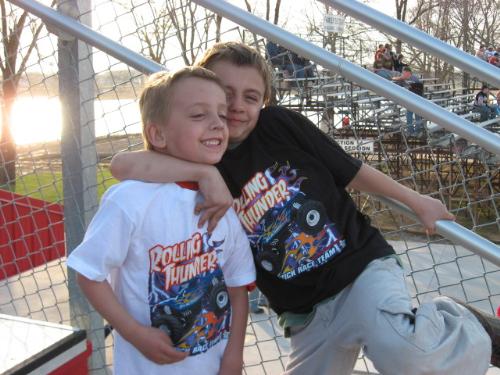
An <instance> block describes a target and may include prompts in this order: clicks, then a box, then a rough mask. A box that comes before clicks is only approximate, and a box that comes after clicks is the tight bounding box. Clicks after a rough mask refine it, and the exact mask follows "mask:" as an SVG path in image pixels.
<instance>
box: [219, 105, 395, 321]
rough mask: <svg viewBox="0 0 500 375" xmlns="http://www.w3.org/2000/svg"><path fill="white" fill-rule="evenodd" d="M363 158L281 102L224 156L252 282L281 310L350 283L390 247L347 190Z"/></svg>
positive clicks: (300, 307) (297, 308)
mask: <svg viewBox="0 0 500 375" xmlns="http://www.w3.org/2000/svg"><path fill="white" fill-rule="evenodd" d="M360 167H361V161H359V160H357V159H354V158H352V157H351V156H350V155H348V154H347V153H345V152H344V151H343V149H342V148H341V147H340V146H338V145H337V144H336V143H335V142H333V141H332V140H330V139H329V138H328V137H327V136H326V135H325V134H323V133H322V132H321V131H320V130H319V129H318V128H316V127H315V126H314V124H312V123H311V122H310V121H309V120H308V119H306V118H305V117H303V116H302V115H300V114H298V113H296V112H292V111H290V110H287V109H285V108H282V107H267V108H265V109H263V110H262V111H261V114H260V117H259V121H258V123H257V126H256V128H255V129H254V130H253V131H252V133H251V134H250V135H249V136H248V138H247V139H246V140H245V141H243V142H242V143H241V144H240V145H239V146H238V147H236V148H235V149H232V150H229V151H227V152H226V154H225V155H224V157H223V159H222V161H221V163H220V164H219V170H220V171H221V173H222V175H223V177H224V179H225V180H226V182H227V184H228V186H229V189H230V190H231V192H232V194H233V196H234V197H235V204H234V207H235V210H236V212H237V214H238V217H239V218H240V221H241V223H242V224H243V227H244V228H245V231H246V232H247V235H248V238H249V240H250V244H251V246H252V251H253V254H254V260H255V263H256V268H257V286H258V287H259V288H260V289H261V291H262V292H263V293H264V294H265V295H266V296H267V298H268V300H269V302H270V305H271V307H272V308H273V309H274V310H275V311H276V312H277V313H278V314H281V313H283V312H285V311H290V312H294V313H307V312H310V311H311V309H312V307H313V306H314V305H315V304H316V303H318V302H320V301H322V300H323V299H325V298H328V297H331V296H333V295H335V294H336V293H338V292H339V291H341V290H342V289H343V288H344V287H346V286H347V285H348V284H350V283H351V282H352V281H354V279H355V278H356V277H357V276H358V275H359V274H360V273H361V272H362V271H363V269H364V268H365V266H366V265H367V264H368V263H369V262H370V261H372V260H373V259H376V258H380V257H383V256H387V255H389V254H394V250H393V249H392V248H391V246H390V245H389V244H388V243H387V242H386V241H385V239H384V238H383V237H382V235H381V234H380V232H379V231H378V230H377V229H375V228H373V227H372V226H371V225H370V223H369V219H368V218H367V217H366V216H365V215H363V214H361V213H360V212H359V211H358V210H357V208H356V205H355V203H354V201H353V200H352V198H351V197H350V195H349V194H348V193H347V192H346V190H345V186H346V185H348V184H349V182H350V181H351V180H352V179H353V178H354V176H355V175H356V173H357V172H358V170H359V168H360Z"/></svg>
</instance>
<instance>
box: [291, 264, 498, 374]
mask: <svg viewBox="0 0 500 375" xmlns="http://www.w3.org/2000/svg"><path fill="white" fill-rule="evenodd" d="M361 348H363V351H364V353H365V355H366V356H367V357H368V358H369V359H370V360H371V361H372V362H373V364H374V366H375V368H376V369H377V370H378V371H379V372H380V373H381V374H384V375H392V374H394V375H423V374H427V375H451V374H453V375H482V374H485V373H486V371H487V369H488V366H489V362H490V357H491V340H490V338H489V336H488V335H487V334H486V331H485V330H484V329H483V327H482V326H481V325H480V323H479V322H478V321H477V319H476V318H475V317H474V316H473V315H472V314H471V313H470V312H469V311H468V310H467V309H465V308H463V307H462V306H460V305H457V304H456V303H455V302H453V301H452V300H451V299H449V298H447V297H438V298H436V299H434V301H433V302H431V303H426V304H422V305H421V306H420V307H419V308H418V309H417V310H416V312H414V311H412V306H411V299H410V297H409V294H408V290H407V288H406V284H405V280H404V274H403V270H402V269H401V267H400V266H399V265H398V264H397V262H396V260H395V259H393V258H387V259H380V260H375V261H373V262H371V263H370V264H369V265H368V267H367V268H366V269H365V271H364V272H363V273H362V274H361V275H360V276H359V277H358V278H357V279H356V281H355V282H354V283H353V284H351V285H350V286H348V287H346V288H345V289H344V290H343V291H342V292H340V293H339V294H338V295H337V296H336V298H334V299H333V300H332V301H330V302H328V303H325V304H322V305H320V306H319V307H318V309H317V310H316V314H315V316H314V318H313V319H312V321H311V322H310V323H309V324H308V325H307V326H303V327H293V328H292V331H291V353H290V359H289V363H288V365H287V368H286V372H285V373H286V374H287V375H304V374H308V375H323V374H324V375H327V374H328V375H344V374H345V375H348V374H351V373H352V370H353V367H354V365H355V363H356V359H357V357H358V354H359V351H360V349H361Z"/></svg>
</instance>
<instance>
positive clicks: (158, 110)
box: [139, 66, 225, 150]
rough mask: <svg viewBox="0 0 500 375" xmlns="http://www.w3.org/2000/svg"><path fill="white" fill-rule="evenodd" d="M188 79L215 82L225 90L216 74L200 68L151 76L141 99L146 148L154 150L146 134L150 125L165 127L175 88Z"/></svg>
mask: <svg viewBox="0 0 500 375" xmlns="http://www.w3.org/2000/svg"><path fill="white" fill-rule="evenodd" d="M186 78H201V79H205V80H207V81H211V82H214V83H215V84H217V85H219V86H220V88H221V89H222V90H223V91H225V90H224V86H223V85H222V83H221V81H220V79H219V78H218V77H217V76H216V75H215V73H214V72H212V71H210V70H208V69H205V68H202V67H200V66H188V67H185V68H182V69H179V70H176V71H174V72H168V71H161V72H157V73H153V74H151V75H150V76H149V77H148V79H147V81H146V83H145V84H144V87H143V89H142V92H141V96H140V97H139V108H140V111H141V120H142V138H143V141H144V148H145V149H147V150H153V147H152V145H151V143H150V142H149V140H148V137H147V134H146V127H147V125H148V124H160V125H163V124H164V123H165V121H167V118H168V115H169V110H170V109H171V108H170V105H169V100H170V96H171V94H172V88H173V86H174V85H175V84H176V83H178V82H180V81H181V80H183V79H186Z"/></svg>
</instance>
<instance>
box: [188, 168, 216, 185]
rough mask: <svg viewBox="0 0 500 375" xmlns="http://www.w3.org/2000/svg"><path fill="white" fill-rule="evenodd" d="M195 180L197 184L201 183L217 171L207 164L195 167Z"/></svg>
mask: <svg viewBox="0 0 500 375" xmlns="http://www.w3.org/2000/svg"><path fill="white" fill-rule="evenodd" d="M193 168H194V170H193V171H194V172H193V173H194V180H195V181H196V182H201V181H203V180H204V179H206V178H209V177H210V176H211V175H212V174H213V173H214V171H216V170H217V168H215V167H214V166H213V165H207V164H197V165H195V166H194V167H193Z"/></svg>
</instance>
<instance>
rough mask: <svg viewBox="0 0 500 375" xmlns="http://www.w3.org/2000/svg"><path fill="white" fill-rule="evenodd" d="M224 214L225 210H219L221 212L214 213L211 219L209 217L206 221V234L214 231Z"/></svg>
mask: <svg viewBox="0 0 500 375" xmlns="http://www.w3.org/2000/svg"><path fill="white" fill-rule="evenodd" d="M225 213H226V210H224V209H221V210H218V211H216V212H214V214H213V215H212V217H210V219H209V220H208V232H209V233H212V232H213V230H214V229H215V227H216V226H217V224H218V223H219V220H220V219H222V216H224V214H225Z"/></svg>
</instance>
